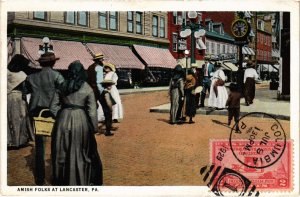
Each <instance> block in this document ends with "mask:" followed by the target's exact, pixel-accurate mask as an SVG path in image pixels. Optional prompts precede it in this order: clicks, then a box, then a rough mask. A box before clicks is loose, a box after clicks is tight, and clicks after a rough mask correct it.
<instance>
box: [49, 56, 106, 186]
mask: <svg viewBox="0 0 300 197" xmlns="http://www.w3.org/2000/svg"><path fill="white" fill-rule="evenodd" d="M86 80H87V74H86V72H85V70H84V68H83V66H82V64H81V63H80V61H74V62H72V63H71V64H70V65H69V68H68V78H67V80H66V81H65V82H64V83H63V84H62V86H61V88H60V93H59V94H56V96H55V97H54V99H53V101H52V103H51V106H50V111H51V112H52V113H53V114H54V115H57V118H56V122H55V125H54V128H53V133H52V146H51V156H52V168H53V184H54V185H84V186H88V185H102V181H103V178H102V163H101V160H100V157H99V154H98V151H97V143H96V139H95V136H94V133H96V132H97V129H98V126H97V122H98V121H97V111H96V110H97V107H96V101H95V96H94V92H93V90H92V88H91V87H90V86H89V85H88V84H87V82H86Z"/></svg>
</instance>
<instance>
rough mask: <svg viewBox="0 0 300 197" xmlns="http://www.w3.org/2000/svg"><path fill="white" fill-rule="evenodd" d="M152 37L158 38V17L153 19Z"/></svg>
mask: <svg viewBox="0 0 300 197" xmlns="http://www.w3.org/2000/svg"><path fill="white" fill-rule="evenodd" d="M152 35H153V36H155V37H157V36H158V16H153V17H152Z"/></svg>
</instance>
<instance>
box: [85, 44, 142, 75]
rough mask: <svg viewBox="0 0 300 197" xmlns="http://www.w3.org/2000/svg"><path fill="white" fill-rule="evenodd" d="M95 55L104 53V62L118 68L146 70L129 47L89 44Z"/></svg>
mask: <svg viewBox="0 0 300 197" xmlns="http://www.w3.org/2000/svg"><path fill="white" fill-rule="evenodd" d="M87 47H88V48H89V49H90V50H91V51H93V53H94V54H95V53H103V55H104V58H105V60H104V62H109V63H112V64H114V65H115V66H116V67H117V68H132V69H144V68H145V66H144V64H143V63H142V62H141V61H140V60H139V59H138V58H137V57H136V56H135V55H134V53H133V52H132V51H131V49H130V48H129V47H128V46H118V45H108V44H95V43H87Z"/></svg>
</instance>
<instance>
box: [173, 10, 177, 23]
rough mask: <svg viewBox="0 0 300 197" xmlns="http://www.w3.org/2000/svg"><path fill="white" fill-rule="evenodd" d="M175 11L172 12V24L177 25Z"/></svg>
mask: <svg viewBox="0 0 300 197" xmlns="http://www.w3.org/2000/svg"><path fill="white" fill-rule="evenodd" d="M177 22H178V21H177V12H173V24H174V25H177Z"/></svg>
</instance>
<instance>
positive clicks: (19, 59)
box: [7, 54, 34, 149]
mask: <svg viewBox="0 0 300 197" xmlns="http://www.w3.org/2000/svg"><path fill="white" fill-rule="evenodd" d="M29 62H30V61H29V60H28V59H26V58H25V57H24V56H22V55H20V54H17V55H15V56H14V57H13V58H12V60H11V61H10V63H9V64H8V69H7V109H9V110H7V148H8V149H19V148H21V147H25V146H27V145H29V144H28V142H29V141H33V140H34V129H33V126H32V122H31V121H30V117H29V114H28V103H27V100H26V95H23V94H22V89H23V85H22V82H23V81H24V80H25V79H26V77H27V74H29V73H26V70H27V69H26V68H27V67H29V66H28V64H29Z"/></svg>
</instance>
